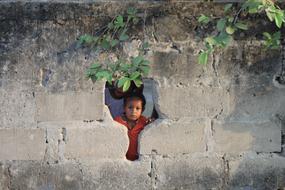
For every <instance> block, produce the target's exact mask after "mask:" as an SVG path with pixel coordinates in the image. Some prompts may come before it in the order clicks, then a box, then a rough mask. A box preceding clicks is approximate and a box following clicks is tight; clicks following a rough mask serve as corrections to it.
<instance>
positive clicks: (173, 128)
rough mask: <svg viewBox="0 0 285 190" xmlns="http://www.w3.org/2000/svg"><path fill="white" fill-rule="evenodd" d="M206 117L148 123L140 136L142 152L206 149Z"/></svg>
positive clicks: (207, 122)
mask: <svg viewBox="0 0 285 190" xmlns="http://www.w3.org/2000/svg"><path fill="white" fill-rule="evenodd" d="M207 125H210V121H209V120H206V119H191V118H188V119H185V118H184V119H180V120H178V121H176V122H170V121H168V122H167V121H156V122H155V123H154V124H150V125H148V126H147V127H146V128H145V129H144V130H143V131H142V134H141V137H140V154H151V151H152V150H156V151H157V152H158V153H159V154H163V155H175V154H179V153H180V154H182V153H191V152H204V151H206V142H205V136H204V130H205V128H206V126H207Z"/></svg>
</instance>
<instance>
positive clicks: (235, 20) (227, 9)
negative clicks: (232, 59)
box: [198, 0, 285, 64]
mask: <svg viewBox="0 0 285 190" xmlns="http://www.w3.org/2000/svg"><path fill="white" fill-rule="evenodd" d="M233 13H234V7H233V4H231V3H230V4H226V5H225V6H224V15H225V16H224V17H222V18H218V19H217V18H213V17H210V16H206V15H204V14H202V15H201V16H200V17H199V18H198V22H199V23H201V24H202V25H207V24H209V23H215V34H214V35H211V36H207V37H206V38H204V44H205V48H204V49H202V50H200V52H199V57H198V63H199V64H206V63H207V62H208V57H209V55H210V54H211V53H213V51H215V50H216V49H219V48H225V47H227V46H228V45H229V43H230V42H231V40H232V39H233V35H234V33H235V32H237V31H240V30H248V24H247V23H246V22H245V21H242V20H241V19H240V14H241V13H243V14H245V15H247V14H262V13H265V14H266V16H267V18H268V19H269V21H271V22H274V23H275V25H276V26H277V27H278V28H279V29H280V28H281V27H282V24H283V23H285V14H284V10H282V9H281V8H280V7H279V6H278V5H277V3H275V1H273V0H246V1H245V2H244V3H242V4H241V6H240V8H239V9H238V11H237V12H236V13H235V14H233ZM263 37H264V45H265V47H266V48H274V49H276V48H278V47H279V46H280V38H281V33H280V31H278V32H275V33H273V34H270V33H268V32H263Z"/></svg>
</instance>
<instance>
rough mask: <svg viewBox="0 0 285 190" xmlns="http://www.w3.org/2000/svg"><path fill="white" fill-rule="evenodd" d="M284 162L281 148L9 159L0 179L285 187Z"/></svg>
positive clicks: (100, 185) (48, 185) (19, 185)
mask: <svg viewBox="0 0 285 190" xmlns="http://www.w3.org/2000/svg"><path fill="white" fill-rule="evenodd" d="M284 162H285V159H284V157H280V156H278V155H276V154H256V153H253V152H252V153H247V154H241V155H240V156H230V155H222V154H207V155H205V154H191V155H190V154H185V155H176V156H162V155H157V154H153V155H152V157H145V158H142V159H141V160H140V161H136V162H129V161H123V160H116V159H113V160H101V161H66V162H64V163H58V164H46V163H43V162H39V161H17V162H12V161H6V162H1V163H0V166H1V168H0V181H1V183H0V184H1V185H2V187H4V188H3V189H5V188H6V187H8V188H10V189H19V190H24V189H31V190H36V189H37V190H38V189H76V190H81V189H82V190H83V189H85V190H89V189H90V190H91V189H159V190H163V189H198V190H200V189H282V188H284V185H285V184H284V179H285V173H284V171H285V170H284V169H285V165H284ZM6 185H7V186H6ZM0 187H1V186H0ZM8 188H7V189H8Z"/></svg>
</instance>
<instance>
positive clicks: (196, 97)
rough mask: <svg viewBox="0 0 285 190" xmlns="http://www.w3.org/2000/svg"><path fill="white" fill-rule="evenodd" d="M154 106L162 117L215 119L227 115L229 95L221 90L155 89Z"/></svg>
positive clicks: (172, 87) (170, 87) (171, 87)
mask: <svg viewBox="0 0 285 190" xmlns="http://www.w3.org/2000/svg"><path fill="white" fill-rule="evenodd" d="M156 93H157V94H156V95H155V106H156V108H157V109H158V111H159V113H160V114H161V115H162V117H166V118H174V119H175V118H180V117H210V118H212V117H217V116H219V115H221V114H226V113H228V110H229V100H230V96H229V93H228V92H227V91H226V90H224V89H221V88H195V87H194V88H191V90H190V89H189V88H187V87H174V86H169V87H157V88H156Z"/></svg>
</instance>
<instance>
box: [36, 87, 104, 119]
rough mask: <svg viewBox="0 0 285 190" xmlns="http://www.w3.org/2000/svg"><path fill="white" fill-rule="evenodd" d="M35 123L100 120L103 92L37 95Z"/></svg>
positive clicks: (101, 117)
mask: <svg viewBox="0 0 285 190" xmlns="http://www.w3.org/2000/svg"><path fill="white" fill-rule="evenodd" d="M36 105H37V121H68V120H84V119H89V120H102V119H103V91H101V92H100V91H99V92H94V93H83V92H81V93H69V94H37V95H36Z"/></svg>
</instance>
